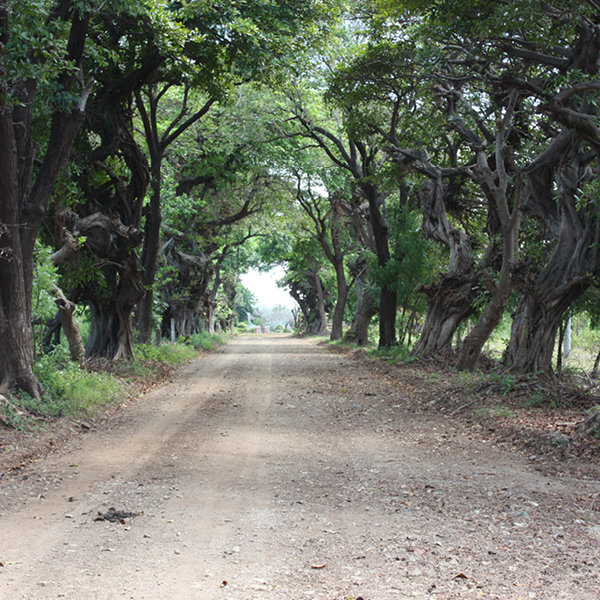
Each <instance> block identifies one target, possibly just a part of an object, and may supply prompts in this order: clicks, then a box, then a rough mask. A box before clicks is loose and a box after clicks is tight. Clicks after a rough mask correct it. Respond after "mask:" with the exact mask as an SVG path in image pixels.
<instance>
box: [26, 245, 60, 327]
mask: <svg viewBox="0 0 600 600" xmlns="http://www.w3.org/2000/svg"><path fill="white" fill-rule="evenodd" d="M51 254H52V248H50V247H49V246H45V245H43V244H42V243H41V242H40V241H39V240H36V242H35V250H34V272H33V294H32V311H31V312H32V314H31V317H32V320H33V321H34V323H35V322H39V323H45V322H46V321H47V320H48V319H51V318H52V317H53V316H54V315H55V314H56V304H55V303H54V298H53V296H52V294H51V293H50V292H51V290H52V286H54V285H55V284H56V283H57V282H58V274H57V270H56V267H55V266H54V265H53V264H52V262H51V261H50V260H49V258H50V255H51Z"/></svg>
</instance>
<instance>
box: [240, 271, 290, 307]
mask: <svg viewBox="0 0 600 600" xmlns="http://www.w3.org/2000/svg"><path fill="white" fill-rule="evenodd" d="M284 274H285V273H284V271H283V269H282V268H281V267H274V268H273V269H271V270H270V271H269V272H268V273H259V272H258V271H255V270H254V269H250V271H248V273H245V274H244V275H242V276H241V280H242V284H243V285H245V286H246V287H247V288H248V289H249V290H250V291H251V292H252V293H253V294H254V297H255V298H256V301H257V303H258V305H259V306H264V307H265V308H273V307H274V306H277V305H282V306H285V307H286V308H294V307H295V306H296V302H295V301H294V300H293V298H292V297H291V296H290V294H289V293H288V292H287V291H286V290H285V289H284V288H280V287H277V281H278V280H279V279H281V278H282V277H283V276H284Z"/></svg>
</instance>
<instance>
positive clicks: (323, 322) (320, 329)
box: [313, 262, 327, 335]
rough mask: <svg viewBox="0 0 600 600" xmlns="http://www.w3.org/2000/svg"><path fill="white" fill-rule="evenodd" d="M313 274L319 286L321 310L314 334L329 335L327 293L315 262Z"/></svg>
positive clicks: (318, 298) (318, 308)
mask: <svg viewBox="0 0 600 600" xmlns="http://www.w3.org/2000/svg"><path fill="white" fill-rule="evenodd" d="M313 275H314V278H315V285H316V286H317V310H318V311H319V320H318V322H317V323H318V325H317V324H315V330H316V331H315V332H314V335H327V313H326V312H325V294H324V293H323V285H322V284H321V278H320V277H319V274H318V273H317V270H316V268H315V264H314V262H313Z"/></svg>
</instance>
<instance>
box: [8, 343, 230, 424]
mask: <svg viewBox="0 0 600 600" xmlns="http://www.w3.org/2000/svg"><path fill="white" fill-rule="evenodd" d="M225 342H226V338H225V337H224V336H220V335H216V334H196V335H193V336H189V337H188V338H185V339H181V340H179V341H178V342H177V343H174V344H172V343H163V344H161V345H160V346H153V345H141V344H140V345H137V346H136V347H135V358H134V359H133V360H124V361H118V362H113V361H108V360H106V359H100V360H90V361H88V363H87V368H86V369H85V370H83V369H81V368H80V367H79V365H78V364H76V363H75V362H73V361H72V360H71V359H70V357H69V352H68V349H67V348H66V346H64V345H60V346H58V347H57V348H56V349H54V350H53V351H52V352H51V353H49V354H46V355H44V356H42V357H39V358H38V360H37V361H36V363H35V366H34V368H35V373H36V375H37V376H38V378H39V380H40V382H41V384H42V387H43V390H44V394H43V397H42V401H41V402H39V403H38V402H36V401H35V400H34V399H33V398H31V397H30V396H28V395H27V394H25V393H23V392H19V393H16V394H15V395H12V396H10V397H9V398H6V399H5V400H4V401H3V402H2V403H1V404H0V421H1V422H2V423H3V424H4V425H5V426H8V427H13V428H17V429H21V430H25V431H34V430H35V429H37V428H39V427H40V426H43V424H44V423H47V422H48V421H49V420H51V419H54V418H59V417H73V418H88V417H90V416H92V415H93V414H94V413H96V412H97V411H98V410H100V409H101V408H102V407H104V406H106V405H109V404H111V403H114V402H118V401H122V400H123V399H124V398H126V397H129V396H131V395H135V394H137V393H139V392H141V391H143V390H144V389H145V388H147V387H149V386H150V385H152V384H154V383H156V382H158V381H160V380H161V379H164V377H165V376H166V375H168V374H169V373H170V372H171V371H172V369H173V368H174V367H175V366H177V365H178V364H181V363H184V362H187V361H189V360H191V359H193V358H194V357H195V356H197V354H198V351H200V350H209V351H210V350H215V349H216V348H218V347H219V346H220V345H222V344H224V343H225Z"/></svg>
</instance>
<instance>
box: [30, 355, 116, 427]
mask: <svg viewBox="0 0 600 600" xmlns="http://www.w3.org/2000/svg"><path fill="white" fill-rule="evenodd" d="M34 369H35V373H36V375H37V376H38V378H39V380H40V382H41V384H42V387H43V388H44V391H45V395H44V397H43V399H42V403H41V404H39V405H38V404H37V403H35V402H34V401H33V400H31V399H25V400H24V401H23V407H24V408H25V409H28V410H31V411H32V412H36V413H41V414H43V415H51V416H54V417H62V416H68V415H73V414H78V413H84V414H91V413H93V412H94V410H95V409H97V408H98V407H100V406H102V405H104V404H108V403H110V402H114V401H115V400H117V399H118V398H120V397H122V396H123V395H124V390H123V387H122V384H121V383H120V382H119V381H118V380H117V379H115V378H114V377H113V376H111V375H109V374H106V373H88V372H86V371H82V370H81V369H80V367H79V365H78V364H76V363H74V362H73V361H72V360H71V359H70V357H69V352H68V349H67V348H65V347H64V346H59V347H58V348H56V349H55V350H54V351H53V352H52V353H50V354H47V355H45V356H43V357H41V358H40V359H39V360H38V361H37V363H35V366H34Z"/></svg>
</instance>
